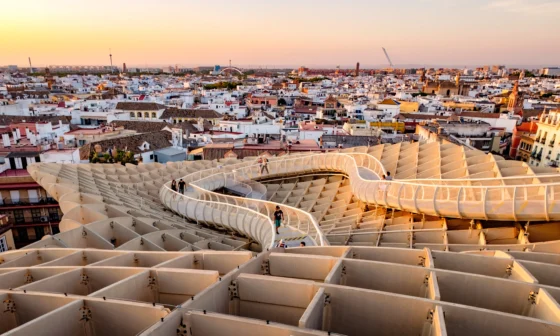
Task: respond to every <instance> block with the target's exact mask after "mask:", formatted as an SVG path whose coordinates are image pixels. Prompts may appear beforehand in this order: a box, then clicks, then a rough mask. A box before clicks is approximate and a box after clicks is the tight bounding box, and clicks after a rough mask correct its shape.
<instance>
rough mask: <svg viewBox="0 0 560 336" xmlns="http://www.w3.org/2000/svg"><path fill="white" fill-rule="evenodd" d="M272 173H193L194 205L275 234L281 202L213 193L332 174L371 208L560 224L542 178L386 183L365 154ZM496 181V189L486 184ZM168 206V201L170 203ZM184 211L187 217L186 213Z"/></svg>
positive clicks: (300, 223) (319, 159) (285, 160)
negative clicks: (227, 210)
mask: <svg viewBox="0 0 560 336" xmlns="http://www.w3.org/2000/svg"><path fill="white" fill-rule="evenodd" d="M365 169H366V170H365ZM268 170H269V172H268V173H266V172H265V174H261V173H260V166H259V165H258V164H255V163H254V162H243V163H240V164H236V165H230V166H225V167H221V168H213V169H209V170H205V171H200V172H197V173H194V174H190V175H188V176H186V177H185V178H184V180H185V181H187V182H188V183H191V185H192V186H193V188H195V189H196V193H195V194H196V195H195V196H194V197H192V198H191V202H192V201H195V200H196V201H204V202H214V203H225V204H227V205H228V206H233V207H238V208H242V209H249V210H252V211H255V212H256V213H258V214H261V215H263V216H265V217H266V218H268V219H269V220H268V223H266V227H267V228H268V230H270V231H272V232H273V231H274V227H273V225H272V220H271V219H270V217H271V215H272V213H273V212H274V209H275V207H276V205H278V204H276V203H274V202H269V201H264V200H259V199H250V198H241V197H234V196H228V195H223V194H219V193H216V192H213V191H212V190H215V189H218V188H221V187H223V186H225V184H226V181H227V180H231V181H249V180H254V179H259V178H263V177H271V176H276V175H280V176H285V175H290V174H301V173H308V172H311V173H313V172H319V171H323V172H324V171H330V172H340V173H344V174H346V175H347V176H348V178H349V180H350V185H351V188H352V191H353V193H354V195H356V197H357V198H359V199H360V200H361V201H363V202H365V203H368V204H377V205H380V206H384V207H390V208H396V209H402V210H406V211H411V212H415V213H424V214H427V215H433V216H441V217H453V218H463V217H467V218H471V219H486V220H488V219H497V220H514V221H518V220H532V221H538V220H542V221H545V220H546V221H549V220H560V203H558V204H556V203H557V202H555V199H556V197H557V196H556V194H557V193H558V194H559V195H560V182H551V183H546V184H532V182H533V179H534V178H537V176H522V177H520V176H517V177H506V178H498V179H458V180H435V179H428V180H421V179H418V180H392V181H386V180H380V179H379V176H381V175H383V174H385V168H384V167H383V165H382V164H381V163H380V162H379V161H378V160H377V159H376V158H374V157H373V156H370V155H368V154H365V153H344V154H343V153H325V154H311V155H306V156H298V157H289V156H288V157H281V158H274V159H271V160H270V161H269V163H268ZM368 171H370V172H368ZM371 173H373V174H371ZM364 176H367V178H364ZM538 178H542V176H538ZM558 178H559V176H558V175H551V176H550V180H552V181H556V180H557V179H558ZM490 183H491V184H494V185H486V184H490ZM496 183H498V185H496ZM477 184H480V185H477ZM168 186H169V183H168V184H167V185H166V186H164V188H168ZM169 190H170V189H169ZM179 197H187V196H182V195H181V196H179ZM162 200H163V198H162ZM164 204H166V205H167V202H165V201H164ZM209 204H210V203H209ZM211 204H213V203H211ZM212 206H213V207H214V206H215V205H212ZM280 206H281V207H282V210H283V211H284V213H285V215H286V217H288V216H289V219H288V220H287V222H288V225H289V226H290V227H292V228H294V229H296V230H298V231H300V232H303V233H306V234H309V235H310V236H311V237H312V238H313V239H314V240H315V242H316V243H317V244H318V245H326V244H327V242H326V239H325V238H324V235H323V233H322V231H321V229H320V227H319V224H318V223H317V220H316V219H315V218H314V217H313V216H311V215H310V214H309V213H307V212H305V211H302V210H300V209H297V208H293V207H289V206H286V205H280ZM172 209H173V208H172ZM174 210H175V209H174ZM238 211H241V210H238ZM178 212H179V213H182V214H185V211H178ZM194 214H195V213H193V212H192V211H191V215H190V216H188V217H190V218H192V219H198V218H197V217H196V216H194ZM207 219H208V216H206V217H205V220H207ZM215 224H217V225H222V226H223V227H224V228H228V227H230V225H229V224H228V221H227V219H223V218H222V219H220V220H219V221H217V222H216V223H215ZM260 225H262V224H260ZM253 231H255V229H253ZM256 231H258V230H256ZM248 236H249V237H251V238H253V239H255V240H256V237H255V235H254V234H253V235H251V234H248ZM273 236H274V235H272V234H268V235H267V237H268V238H269V239H270V237H273ZM259 242H261V243H264V245H263V246H269V245H270V244H271V242H270V241H268V242H265V241H261V240H259ZM272 243H273V242H272Z"/></svg>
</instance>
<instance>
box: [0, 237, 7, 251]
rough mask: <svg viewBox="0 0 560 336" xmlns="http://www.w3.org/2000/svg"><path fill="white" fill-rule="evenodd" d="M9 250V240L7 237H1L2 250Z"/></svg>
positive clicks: (0, 245) (0, 248)
mask: <svg viewBox="0 0 560 336" xmlns="http://www.w3.org/2000/svg"><path fill="white" fill-rule="evenodd" d="M4 251H8V242H7V241H6V237H5V236H4V237H0V252H4Z"/></svg>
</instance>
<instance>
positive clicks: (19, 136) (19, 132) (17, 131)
mask: <svg viewBox="0 0 560 336" xmlns="http://www.w3.org/2000/svg"><path fill="white" fill-rule="evenodd" d="M16 134H17V138H18V140H21V131H20V129H19V127H18V128H16Z"/></svg>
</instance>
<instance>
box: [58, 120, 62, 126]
mask: <svg viewBox="0 0 560 336" xmlns="http://www.w3.org/2000/svg"><path fill="white" fill-rule="evenodd" d="M58 127H60V128H62V120H59V121H58Z"/></svg>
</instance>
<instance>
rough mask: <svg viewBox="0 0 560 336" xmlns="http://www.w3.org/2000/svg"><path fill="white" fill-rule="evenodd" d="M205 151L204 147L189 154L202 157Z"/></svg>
mask: <svg viewBox="0 0 560 336" xmlns="http://www.w3.org/2000/svg"><path fill="white" fill-rule="evenodd" d="M203 150H204V147H201V148H197V149H193V150H192V151H190V152H189V155H202V152H203Z"/></svg>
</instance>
